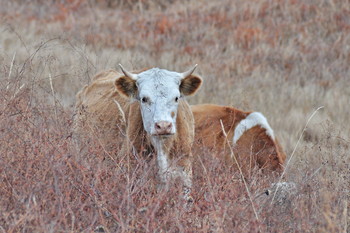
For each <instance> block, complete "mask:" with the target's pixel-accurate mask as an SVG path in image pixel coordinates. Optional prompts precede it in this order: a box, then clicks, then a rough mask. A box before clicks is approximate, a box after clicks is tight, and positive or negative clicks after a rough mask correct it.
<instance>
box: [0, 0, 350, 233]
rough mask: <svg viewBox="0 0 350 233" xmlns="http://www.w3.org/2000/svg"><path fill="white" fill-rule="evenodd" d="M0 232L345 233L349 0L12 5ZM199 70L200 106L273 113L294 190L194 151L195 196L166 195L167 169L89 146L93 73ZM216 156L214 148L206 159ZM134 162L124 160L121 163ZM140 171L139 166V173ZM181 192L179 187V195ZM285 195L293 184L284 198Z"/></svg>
mask: <svg viewBox="0 0 350 233" xmlns="http://www.w3.org/2000/svg"><path fill="white" fill-rule="evenodd" d="M0 4H1V6H2V7H1V9H0V23H1V25H0V31H1V33H0V69H1V75H0V79H1V83H0V89H1V90H0V95H1V98H0V132H1V134H0V140H1V147H0V156H1V157H0V232H18V231H21V232H63V231H64V232H67V231H72V232H76V231H85V232H91V231H94V230H96V229H97V230H102V228H103V229H104V230H105V231H110V232H116V231H121V232H122V231H139V232H154V231H157V232H161V231H163V232H164V231H170V232H179V231H180V232H209V231H212V232H257V231H261V232H295V231H296V232H348V231H349V229H350V228H349V222H350V221H349V219H350V218H349V216H350V214H349V213H350V200H349V187H350V181H349V180H350V167H349V160H350V154H349V144H350V137H349V135H350V126H349V124H348V120H349V115H350V110H349V108H348V107H347V106H348V100H349V97H350V88H349V77H350V70H349V69H350V67H349V63H350V47H349V45H350V17H349V15H350V14H349V13H350V4H349V3H348V2H347V1H337V0H324V1H308V2H307V3H304V2H303V1H299V0H290V1H279V0H262V1H257V0H253V1H244V0H237V1H229V0H224V1H209V0H204V1H185V0H179V1H171V0H168V1H157V0H154V1H133V0H130V1H129V0H128V1H127V0H125V1H123V0H115V1H113V0H105V1H104V0H101V1H97V0H90V1H79V0H76V1H73V0H65V1H39V0H37V1H30V2H27V1H20V0H17V1H5V0H0ZM118 63H122V64H123V65H124V66H125V67H126V68H128V69H140V68H144V67H150V66H159V67H165V68H167V69H170V70H178V71H184V70H186V69H187V68H189V67H190V66H191V65H193V64H196V63H198V64H199V67H198V72H199V73H200V74H201V75H202V76H203V78H204V85H203V88H202V90H201V91H200V92H199V93H198V95H197V96H195V97H192V98H190V99H189V101H190V102H191V103H217V104H224V105H232V106H234V107H237V108H240V109H243V110H256V111H260V112H262V113H263V114H265V115H266V116H267V118H268V119H269V122H270V123H271V125H272V127H273V129H274V130H275V132H276V134H277V136H278V137H279V138H280V141H281V144H282V145H283V146H284V148H285V150H286V152H287V154H288V155H289V156H290V155H291V153H292V151H293V149H294V147H295V145H296V143H297V140H298V138H299V136H300V134H301V132H302V130H303V127H304V126H305V124H306V121H307V120H308V118H309V117H310V115H311V114H312V113H313V111H314V110H315V109H317V108H318V107H319V106H324V109H322V110H320V111H319V112H318V113H317V114H316V115H315V117H314V118H313V119H312V120H311V121H310V123H309V125H308V127H307V129H306V131H305V133H304V134H303V136H302V140H301V141H300V144H299V145H298V147H297V148H296V152H295V154H294V157H293V160H292V161H291V162H290V164H289V165H288V168H287V170H286V174H285V180H287V181H292V182H295V183H296V185H297V187H296V189H295V190H294V192H290V193H285V194H280V195H279V197H280V198H279V199H276V200H275V201H274V202H273V203H272V204H271V195H269V196H266V195H265V194H261V193H262V192H263V190H264V189H265V188H266V187H268V186H270V184H271V182H274V181H273V180H267V179H266V177H263V176H262V175H261V174H259V171H256V172H255V173H254V175H253V176H252V177H251V179H250V180H249V187H248V188H249V190H250V192H251V194H252V197H253V202H254V205H255V208H256V210H257V214H258V219H257V218H256V217H255V214H254V211H253V209H252V206H251V203H250V201H249V198H248V195H247V192H246V190H245V187H244V184H243V182H242V181H241V180H240V176H239V173H238V172H237V171H234V170H232V168H230V167H227V166H225V164H222V162H221V161H218V160H216V159H213V158H212V157H211V156H210V155H208V156H202V157H196V161H195V164H194V193H193V195H194V198H195V202H194V204H193V206H192V208H191V209H185V208H183V203H182V201H181V199H179V197H178V196H179V195H177V193H178V192H180V190H181V188H179V187H180V186H179V185H178V184H177V183H175V184H174V186H173V188H172V190H170V191H169V192H168V193H157V191H156V182H157V181H156V180H155V179H154V177H155V174H156V171H155V161H154V160H153V159H151V161H148V162H147V161H144V160H143V159H135V158H134V157H133V156H126V157H125V156H122V157H123V159H124V160H123V161H124V163H118V162H117V163H111V162H110V161H108V160H107V161H106V155H105V154H104V152H103V150H102V148H101V146H100V145H99V143H98V140H96V141H95V142H94V141H93V142H91V144H89V145H88V148H87V150H86V151H84V152H81V151H79V150H77V147H76V145H75V142H74V141H73V140H72V137H71V127H72V119H73V105H74V96H75V93H76V92H77V91H78V90H79V89H80V88H81V87H82V86H83V85H85V84H88V83H90V81H91V79H92V77H93V76H94V74H95V73H97V72H98V71H100V70H103V69H110V68H116V67H117V64H118ZM206 154H207V153H204V155H206ZM125 161H128V163H125ZM129 165H130V166H129ZM178 186H179V187H178ZM282 191H283V190H282Z"/></svg>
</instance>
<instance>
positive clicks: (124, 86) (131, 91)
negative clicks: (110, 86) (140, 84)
mask: <svg viewBox="0 0 350 233" xmlns="http://www.w3.org/2000/svg"><path fill="white" fill-rule="evenodd" d="M115 86H116V88H117V90H118V92H119V93H120V94H122V95H124V96H126V97H129V98H131V97H134V96H135V95H136V92H137V86H136V80H134V79H132V78H129V77H127V76H121V77H119V78H118V79H117V80H116V81H115Z"/></svg>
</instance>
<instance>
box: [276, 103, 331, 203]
mask: <svg viewBox="0 0 350 233" xmlns="http://www.w3.org/2000/svg"><path fill="white" fill-rule="evenodd" d="M322 108H324V106H320V107H318V108H317V109H316V110H315V111H314V112H313V113H312V114H311V116H310V117H309V119H308V120H307V122H306V124H305V126H304V128H303V131H302V132H301V134H300V136H299V139H298V141H297V144H296V145H295V147H294V149H293V152H292V154H291V156H290V158H289V159H288V161H287V163H286V166H285V167H284V170H283V172H282V174H281V176H280V178H279V180H278V183H280V182H281V181H282V178H283V176H284V174H285V173H286V171H287V168H288V165H289V163H290V161H291V160H292V159H293V157H294V154H295V151H296V149H297V147H298V145H299V143H300V140H301V138H302V137H303V135H304V132H305V130H306V128H307V126H308V124H309V122H310V120H311V119H312V118H313V117H314V116H315V114H316V113H317V112H318V110H320V109H322ZM278 187H279V186H278V185H277V187H276V189H275V192H274V194H273V197H272V200H271V205H272V203H273V201H274V199H275V196H276V193H277V191H278Z"/></svg>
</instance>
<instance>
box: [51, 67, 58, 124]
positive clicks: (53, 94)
mask: <svg viewBox="0 0 350 233" xmlns="http://www.w3.org/2000/svg"><path fill="white" fill-rule="evenodd" d="M49 80H50V87H51V91H52V97H53V104H54V106H55V117H56V120H57V119H58V118H57V107H56V97H55V91H54V89H53V83H52V76H51V73H49Z"/></svg>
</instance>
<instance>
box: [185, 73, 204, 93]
mask: <svg viewBox="0 0 350 233" xmlns="http://www.w3.org/2000/svg"><path fill="white" fill-rule="evenodd" d="M201 85H202V79H201V78H200V77H199V76H197V75H193V74H191V75H189V76H187V77H185V78H184V79H182V80H181V84H180V93H181V94H183V95H185V96H186V95H193V94H194V93H196V91H197V90H198V89H199V88H200V86H201Z"/></svg>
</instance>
